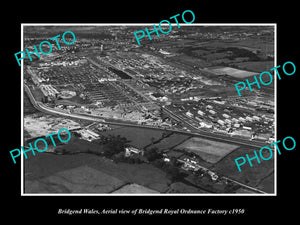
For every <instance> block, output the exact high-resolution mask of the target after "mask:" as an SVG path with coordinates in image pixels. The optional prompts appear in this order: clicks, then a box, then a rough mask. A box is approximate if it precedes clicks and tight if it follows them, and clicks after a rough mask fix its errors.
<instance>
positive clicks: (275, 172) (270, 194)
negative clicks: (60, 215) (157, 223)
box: [21, 23, 277, 196]
mask: <svg viewBox="0 0 300 225" xmlns="http://www.w3.org/2000/svg"><path fill="white" fill-rule="evenodd" d="M171 24H172V26H173V25H177V24H176V23H171ZM155 25H158V23H156V24H155ZM161 25H162V26H167V25H168V24H161ZM24 26H153V23H129V24H128V23H127V24H124V23H101V24H94V23H21V51H23V44H24V42H23V37H24V36H23V27H24ZM180 26H274V66H276V65H277V23H192V24H185V23H183V24H180ZM179 29H180V28H179ZM23 68H24V65H23V60H22V61H21V143H22V146H23V141H24V138H23V136H24V130H23V129H24V109H23V106H24V105H23V104H24V102H23V97H24V96H23V95H24V93H23V92H24V87H23V82H24V75H23ZM270 69H271V68H270ZM274 77H275V87H274V92H275V93H274V97H275V99H274V104H275V113H274V116H275V141H277V92H276V91H277V76H274ZM274 148H275V147H274ZM274 152H275V157H274V167H275V168H274V193H267V194H250V193H239V194H232V193H229V194H225V193H224V194H212V193H208V194H203V193H199V194H184V193H182V194H181V193H180V194H164V193H160V194H104V193H103V194H96V193H85V194H83V193H78V194H74V193H71V194H68V193H63V194H60V193H48V194H41V193H37V194H33V193H24V177H23V174H24V171H23V167H24V162H23V161H24V159H23V158H24V157H21V196H277V151H274Z"/></svg>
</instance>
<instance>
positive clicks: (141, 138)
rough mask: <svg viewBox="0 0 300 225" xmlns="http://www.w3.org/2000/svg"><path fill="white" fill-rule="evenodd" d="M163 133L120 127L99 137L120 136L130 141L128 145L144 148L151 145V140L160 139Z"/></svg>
mask: <svg viewBox="0 0 300 225" xmlns="http://www.w3.org/2000/svg"><path fill="white" fill-rule="evenodd" d="M163 133H164V131H157V130H150V129H142V128H135V127H121V128H117V129H114V130H110V131H105V132H102V133H101V135H104V136H108V135H109V134H111V135H115V136H117V135H120V136H121V137H125V138H127V140H129V141H131V142H130V143H129V144H130V145H132V146H135V147H137V148H144V147H145V146H147V145H150V144H151V143H152V140H153V141H155V140H158V139H160V138H161V137H162V134H163Z"/></svg>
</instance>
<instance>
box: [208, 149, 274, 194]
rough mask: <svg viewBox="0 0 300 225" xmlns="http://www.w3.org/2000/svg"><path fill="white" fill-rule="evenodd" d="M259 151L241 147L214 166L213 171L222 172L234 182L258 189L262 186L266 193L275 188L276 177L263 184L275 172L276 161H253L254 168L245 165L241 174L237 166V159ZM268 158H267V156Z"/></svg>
mask: <svg viewBox="0 0 300 225" xmlns="http://www.w3.org/2000/svg"><path fill="white" fill-rule="evenodd" d="M254 150H256V151H258V149H253V148H252V149H250V148H247V147H244V146H242V147H239V148H237V149H236V150H234V151H232V152H231V153H230V154H228V155H227V156H225V157H224V158H223V159H222V160H220V161H219V162H218V163H216V164H214V165H213V166H212V167H211V169H212V170H214V171H216V172H220V173H222V174H224V176H228V177H229V178H232V179H234V180H237V181H239V182H241V183H244V184H246V185H250V186H253V187H256V186H257V185H259V184H260V187H261V188H262V190H264V191H266V192H267V191H269V190H272V187H270V186H274V179H273V178H274V177H273V176H271V177H270V178H269V179H271V180H269V181H268V182H267V181H265V182H262V181H263V179H265V178H266V176H268V175H269V174H272V172H273V171H274V159H273V158H272V159H270V160H268V161H262V162H261V163H260V164H258V162H257V161H256V160H252V164H253V167H250V165H249V164H247V163H246V164H244V165H243V166H241V172H239V170H238V168H237V166H236V164H235V161H234V160H235V159H236V158H238V157H241V156H245V154H248V155H249V157H251V156H253V155H254V153H253V151H254ZM265 157H267V156H265ZM261 182H262V183H261Z"/></svg>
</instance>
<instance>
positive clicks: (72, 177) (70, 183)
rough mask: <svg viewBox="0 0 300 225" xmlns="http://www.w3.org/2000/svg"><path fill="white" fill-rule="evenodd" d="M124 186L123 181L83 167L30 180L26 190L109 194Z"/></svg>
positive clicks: (29, 191)
mask: <svg viewBox="0 0 300 225" xmlns="http://www.w3.org/2000/svg"><path fill="white" fill-rule="evenodd" d="M122 185H124V182H123V181H121V180H119V179H117V178H115V177H112V176H110V175H107V174H105V173H103V172H101V171H99V170H95V169H93V168H90V167H89V166H84V165H83V166H79V167H77V168H74V169H70V170H64V171H60V172H57V173H55V174H52V175H50V176H48V177H44V178H41V179H39V180H35V181H30V180H29V181H27V184H26V183H25V190H27V193H34V192H38V193H108V192H111V191H113V190H114V189H115V188H117V187H120V186H122ZM26 186H27V187H26Z"/></svg>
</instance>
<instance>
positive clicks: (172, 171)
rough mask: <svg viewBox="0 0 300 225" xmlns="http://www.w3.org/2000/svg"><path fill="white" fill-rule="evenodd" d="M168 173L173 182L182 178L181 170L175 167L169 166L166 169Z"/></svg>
mask: <svg viewBox="0 0 300 225" xmlns="http://www.w3.org/2000/svg"><path fill="white" fill-rule="evenodd" d="M166 172H167V175H168V177H169V178H170V180H171V181H172V182H174V181H177V180H180V179H181V178H182V175H181V173H180V171H179V169H178V168H177V167H175V166H168V167H167V168H166Z"/></svg>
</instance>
